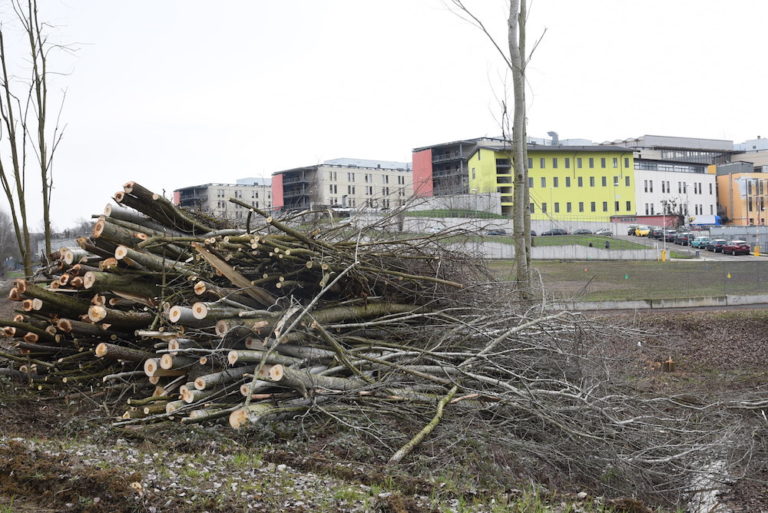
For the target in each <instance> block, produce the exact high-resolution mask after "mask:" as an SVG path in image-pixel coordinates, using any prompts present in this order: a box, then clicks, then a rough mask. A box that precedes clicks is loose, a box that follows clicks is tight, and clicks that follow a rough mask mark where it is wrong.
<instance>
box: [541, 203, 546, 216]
mask: <svg viewBox="0 0 768 513" xmlns="http://www.w3.org/2000/svg"><path fill="white" fill-rule="evenodd" d="M541 213H542V214H546V213H547V204H546V203H542V204H541Z"/></svg>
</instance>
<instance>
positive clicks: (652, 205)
mask: <svg viewBox="0 0 768 513" xmlns="http://www.w3.org/2000/svg"><path fill="white" fill-rule="evenodd" d="M653 209H654V204H653V203H651V215H654V214H655V212H654V211H653Z"/></svg>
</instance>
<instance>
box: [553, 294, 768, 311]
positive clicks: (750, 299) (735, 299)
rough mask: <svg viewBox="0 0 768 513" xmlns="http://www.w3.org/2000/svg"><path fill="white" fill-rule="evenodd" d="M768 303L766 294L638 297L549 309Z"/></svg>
mask: <svg viewBox="0 0 768 513" xmlns="http://www.w3.org/2000/svg"><path fill="white" fill-rule="evenodd" d="M761 304H768V295H766V294H757V295H753V296H737V295H731V294H729V295H726V296H711V297H692V298H677V299H638V300H632V301H555V302H553V303H550V304H549V305H548V307H549V309H551V310H572V311H584V310H665V309H670V308H697V307H724V306H737V305H761Z"/></svg>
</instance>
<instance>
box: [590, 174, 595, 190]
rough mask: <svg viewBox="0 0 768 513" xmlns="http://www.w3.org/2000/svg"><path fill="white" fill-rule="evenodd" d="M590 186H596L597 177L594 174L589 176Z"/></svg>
mask: <svg viewBox="0 0 768 513" xmlns="http://www.w3.org/2000/svg"><path fill="white" fill-rule="evenodd" d="M589 186H590V187H594V186H595V177H594V176H590V177H589Z"/></svg>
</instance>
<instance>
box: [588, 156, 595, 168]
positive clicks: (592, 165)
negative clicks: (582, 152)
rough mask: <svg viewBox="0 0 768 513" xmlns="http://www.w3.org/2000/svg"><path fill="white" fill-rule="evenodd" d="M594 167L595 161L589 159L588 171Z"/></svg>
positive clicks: (591, 158)
mask: <svg viewBox="0 0 768 513" xmlns="http://www.w3.org/2000/svg"><path fill="white" fill-rule="evenodd" d="M594 167H595V159H594V158H593V157H589V169H592V168H594Z"/></svg>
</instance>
